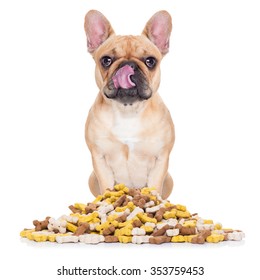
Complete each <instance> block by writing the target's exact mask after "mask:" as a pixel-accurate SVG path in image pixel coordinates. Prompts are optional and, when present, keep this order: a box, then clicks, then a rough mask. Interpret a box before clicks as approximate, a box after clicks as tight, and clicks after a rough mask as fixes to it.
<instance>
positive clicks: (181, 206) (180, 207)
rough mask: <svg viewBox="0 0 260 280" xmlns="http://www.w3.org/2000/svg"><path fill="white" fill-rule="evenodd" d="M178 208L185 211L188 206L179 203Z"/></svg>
mask: <svg viewBox="0 0 260 280" xmlns="http://www.w3.org/2000/svg"><path fill="white" fill-rule="evenodd" d="M176 208H177V210H180V211H183V212H185V211H186V206H184V205H181V204H177V205H176Z"/></svg>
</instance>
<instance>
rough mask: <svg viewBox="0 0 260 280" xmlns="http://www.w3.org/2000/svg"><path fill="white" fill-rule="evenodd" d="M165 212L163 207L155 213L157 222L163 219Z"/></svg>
mask: <svg viewBox="0 0 260 280" xmlns="http://www.w3.org/2000/svg"><path fill="white" fill-rule="evenodd" d="M165 212H166V208H164V207H163V208H161V209H159V210H158V211H157V212H156V213H155V215H154V218H155V219H156V220H157V222H161V220H162V219H163V214H164V213H165Z"/></svg>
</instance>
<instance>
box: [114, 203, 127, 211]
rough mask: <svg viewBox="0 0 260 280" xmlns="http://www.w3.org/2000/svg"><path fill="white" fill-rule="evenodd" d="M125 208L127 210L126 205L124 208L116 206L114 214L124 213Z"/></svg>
mask: <svg viewBox="0 0 260 280" xmlns="http://www.w3.org/2000/svg"><path fill="white" fill-rule="evenodd" d="M127 208H128V207H127V205H126V206H121V207H120V206H118V207H116V209H115V211H116V212H123V211H125V210H126V209H127Z"/></svg>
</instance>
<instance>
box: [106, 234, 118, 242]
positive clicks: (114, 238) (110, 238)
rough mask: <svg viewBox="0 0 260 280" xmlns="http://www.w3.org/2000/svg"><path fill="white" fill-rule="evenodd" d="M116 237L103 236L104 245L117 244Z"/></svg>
mask: <svg viewBox="0 0 260 280" xmlns="http://www.w3.org/2000/svg"><path fill="white" fill-rule="evenodd" d="M118 241H119V240H118V237H117V236H115V235H107V236H105V242H106V243H115V242H118Z"/></svg>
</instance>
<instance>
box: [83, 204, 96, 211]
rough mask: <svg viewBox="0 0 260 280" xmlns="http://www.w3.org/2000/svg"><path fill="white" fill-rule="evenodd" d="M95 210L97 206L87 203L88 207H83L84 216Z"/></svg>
mask: <svg viewBox="0 0 260 280" xmlns="http://www.w3.org/2000/svg"><path fill="white" fill-rule="evenodd" d="M95 210H97V204H95V203H88V205H87V206H86V207H85V211H86V214H90V213H92V212H94V211H95Z"/></svg>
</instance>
